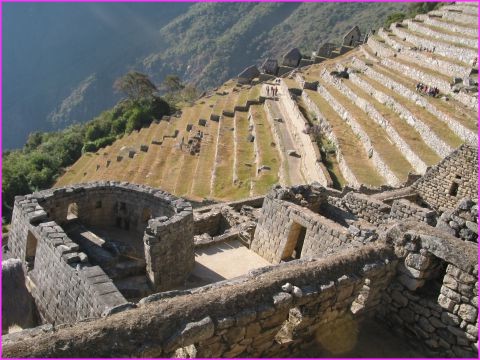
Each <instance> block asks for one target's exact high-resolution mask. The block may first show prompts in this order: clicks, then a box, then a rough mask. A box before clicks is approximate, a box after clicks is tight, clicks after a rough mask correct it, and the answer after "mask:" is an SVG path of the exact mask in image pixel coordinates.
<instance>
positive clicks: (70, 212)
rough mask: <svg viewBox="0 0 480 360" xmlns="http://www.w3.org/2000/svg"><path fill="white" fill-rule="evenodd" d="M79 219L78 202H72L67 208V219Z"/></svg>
mask: <svg viewBox="0 0 480 360" xmlns="http://www.w3.org/2000/svg"><path fill="white" fill-rule="evenodd" d="M75 219H78V205H77V203H71V204H70V205H68V208H67V220H75Z"/></svg>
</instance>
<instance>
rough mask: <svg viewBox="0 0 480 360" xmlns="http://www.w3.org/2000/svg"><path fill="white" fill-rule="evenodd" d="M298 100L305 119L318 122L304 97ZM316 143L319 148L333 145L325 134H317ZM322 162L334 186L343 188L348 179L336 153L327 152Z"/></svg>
mask: <svg viewBox="0 0 480 360" xmlns="http://www.w3.org/2000/svg"><path fill="white" fill-rule="evenodd" d="M296 102H297V105H298V109H299V110H300V112H301V113H302V115H303V116H304V117H305V119H307V121H308V122H309V123H310V125H313V124H318V121H317V120H316V119H314V118H313V114H311V113H310V112H309V111H308V108H307V106H306V104H305V103H304V101H303V98H302V97H297V99H296ZM316 143H317V146H318V148H319V149H322V148H324V149H326V148H327V147H329V146H331V144H330V142H329V141H328V139H326V138H324V135H323V134H322V135H318V136H317V138H316ZM322 163H323V165H325V168H326V169H327V171H328V175H329V176H330V178H331V179H332V183H333V187H334V188H335V189H338V190H341V189H342V188H343V187H344V186H345V185H346V184H347V181H346V180H345V178H344V177H343V174H342V171H341V170H340V166H339V164H338V161H337V157H336V155H335V154H332V153H330V152H325V156H323V157H322Z"/></svg>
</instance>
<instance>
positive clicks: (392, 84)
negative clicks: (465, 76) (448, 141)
mask: <svg viewBox="0 0 480 360" xmlns="http://www.w3.org/2000/svg"><path fill="white" fill-rule="evenodd" d="M353 64H354V65H355V66H356V67H359V68H360V69H361V70H362V71H363V72H364V73H365V75H367V76H368V77H370V78H372V79H376V80H377V79H378V80H380V81H381V83H382V84H384V85H385V86H387V87H389V88H390V89H392V90H393V91H395V92H396V93H398V94H400V95H401V96H404V97H407V98H408V99H411V100H412V101H415V102H416V103H417V104H419V105H421V106H423V107H424V108H425V110H427V111H428V112H429V113H431V114H432V115H434V116H435V117H436V118H438V119H439V120H440V121H442V122H444V123H445V124H446V125H447V126H448V127H449V128H450V129H451V130H452V131H453V132H454V133H455V134H457V135H458V136H459V137H460V138H462V139H463V140H465V141H467V142H468V143H471V144H475V145H476V144H477V141H478V135H477V134H476V133H474V132H473V131H471V130H469V129H467V128H465V127H464V126H463V125H461V124H460V123H459V122H458V121H456V120H455V119H454V118H452V117H450V116H449V115H447V114H445V113H444V112H442V111H440V110H438V109H437V108H436V107H435V106H433V105H432V104H430V102H429V101H428V100H426V99H425V98H423V97H422V96H421V95H419V94H417V93H416V92H415V91H413V90H412V89H409V88H407V87H405V86H403V85H402V84H400V83H398V82H396V81H394V80H392V79H391V78H389V77H387V76H385V75H383V74H381V73H379V72H377V71H375V70H373V69H371V68H370V67H369V66H367V65H366V64H365V63H364V62H363V61H361V60H360V59H358V58H354V59H353Z"/></svg>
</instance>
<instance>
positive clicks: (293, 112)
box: [279, 80, 331, 186]
mask: <svg viewBox="0 0 480 360" xmlns="http://www.w3.org/2000/svg"><path fill="white" fill-rule="evenodd" d="M280 87H281V89H282V92H283V96H281V97H280V105H279V106H280V107H281V108H282V109H283V112H284V113H285V114H287V115H288V116H287V119H284V121H285V122H286V125H287V127H288V129H289V131H290V133H291V134H292V136H293V138H294V140H295V141H296V143H297V145H298V149H299V151H300V155H301V165H302V172H303V174H304V175H305V177H306V180H307V182H309V183H310V182H313V181H318V182H320V184H322V185H324V186H327V185H328V184H329V183H331V179H330V176H329V175H328V172H327V171H326V170H325V169H324V167H322V157H321V155H320V150H319V149H318V146H317V144H316V143H315V142H314V141H312V138H311V137H310V135H309V134H307V133H306V128H307V127H308V122H307V120H306V119H305V117H304V116H303V115H302V113H301V111H300V109H299V108H298V105H297V103H296V102H295V101H294V100H292V99H291V98H290V93H289V91H288V86H287V85H286V83H285V82H284V81H283V80H282V82H281V84H280ZM288 120H291V121H288Z"/></svg>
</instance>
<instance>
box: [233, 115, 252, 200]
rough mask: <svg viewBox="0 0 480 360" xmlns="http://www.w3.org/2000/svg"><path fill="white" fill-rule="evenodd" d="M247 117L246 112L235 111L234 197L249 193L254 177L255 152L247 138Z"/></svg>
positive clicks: (242, 196) (244, 195)
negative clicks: (235, 181)
mask: <svg viewBox="0 0 480 360" xmlns="http://www.w3.org/2000/svg"><path fill="white" fill-rule="evenodd" d="M248 134H249V131H248V119H247V115H246V113H240V112H237V113H235V141H236V142H237V149H236V157H237V161H236V175H237V183H236V184H235V188H236V193H235V197H237V198H245V197H248V196H249V194H250V186H251V182H252V178H254V177H255V152H254V148H253V142H250V141H248V140H247V136H248Z"/></svg>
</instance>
